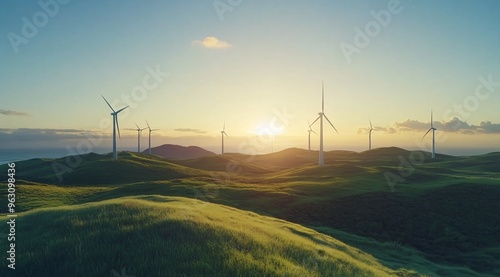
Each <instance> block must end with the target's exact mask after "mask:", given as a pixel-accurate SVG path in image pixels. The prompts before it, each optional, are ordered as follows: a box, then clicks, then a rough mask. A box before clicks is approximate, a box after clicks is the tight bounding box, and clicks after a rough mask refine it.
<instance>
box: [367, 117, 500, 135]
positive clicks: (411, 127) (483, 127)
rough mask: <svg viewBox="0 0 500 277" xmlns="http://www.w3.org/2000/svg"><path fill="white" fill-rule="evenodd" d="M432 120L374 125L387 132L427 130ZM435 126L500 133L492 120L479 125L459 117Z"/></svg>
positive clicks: (499, 129) (435, 123)
mask: <svg viewBox="0 0 500 277" xmlns="http://www.w3.org/2000/svg"><path fill="white" fill-rule="evenodd" d="M429 127H430V122H420V121H418V120H410V119H407V120H406V121H403V122H396V123H394V126H393V127H390V126H388V127H378V126H376V127H374V129H375V131H382V132H384V133H387V134H393V133H396V132H425V131H427V130H428V129H429ZM434 127H435V128H436V129H437V130H438V131H442V132H448V133H458V134H500V124H498V123H492V122H491V121H481V122H480V123H479V125H473V124H469V123H467V122H465V121H462V120H460V119H459V118H457V117H454V118H452V119H451V120H449V121H443V122H440V121H434ZM369 130H370V128H359V129H358V134H359V133H368V131H369Z"/></svg>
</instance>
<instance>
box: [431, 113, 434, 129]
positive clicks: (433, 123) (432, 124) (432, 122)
mask: <svg viewBox="0 0 500 277" xmlns="http://www.w3.org/2000/svg"><path fill="white" fill-rule="evenodd" d="M432 121H433V120H432V109H431V128H433V124H434V123H433V122H432Z"/></svg>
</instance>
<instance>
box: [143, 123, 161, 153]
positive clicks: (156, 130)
mask: <svg viewBox="0 0 500 277" xmlns="http://www.w3.org/2000/svg"><path fill="white" fill-rule="evenodd" d="M146 124H147V125H148V129H149V155H151V132H154V131H158V130H160V129H153V130H151V127H149V123H148V121H147V120H146Z"/></svg>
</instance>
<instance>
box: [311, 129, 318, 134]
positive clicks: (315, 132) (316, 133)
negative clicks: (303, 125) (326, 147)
mask: <svg viewBox="0 0 500 277" xmlns="http://www.w3.org/2000/svg"><path fill="white" fill-rule="evenodd" d="M310 131H311V132H313V133H314V134H316V135H318V134H317V133H316V132H314V131H313V130H310Z"/></svg>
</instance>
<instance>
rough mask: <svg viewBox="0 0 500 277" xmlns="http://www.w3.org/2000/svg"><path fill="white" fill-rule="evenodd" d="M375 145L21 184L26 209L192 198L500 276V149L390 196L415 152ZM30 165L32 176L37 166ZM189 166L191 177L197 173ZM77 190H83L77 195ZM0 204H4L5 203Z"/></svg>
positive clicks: (437, 271) (427, 172) (446, 164)
mask: <svg viewBox="0 0 500 277" xmlns="http://www.w3.org/2000/svg"><path fill="white" fill-rule="evenodd" d="M372 151H374V150H372ZM372 151H367V152H363V153H359V154H356V153H354V154H353V153H349V152H345V153H344V152H338V153H334V154H335V155H334V156H332V153H329V154H328V155H327V160H328V159H331V161H330V162H329V165H327V166H325V167H324V168H318V167H316V166H314V165H313V164H312V163H310V161H309V159H310V160H311V161H312V160H313V158H314V160H315V159H316V158H317V156H314V154H311V153H307V151H304V150H298V149H291V150H288V151H287V153H277V154H279V155H277V156H275V157H274V159H269V157H267V158H266V159H263V157H261V156H256V157H254V158H252V159H253V163H256V164H258V165H259V167H261V168H268V169H269V170H271V171H272V172H271V173H267V174H259V175H256V174H255V172H245V171H244V170H243V171H242V172H241V173H240V174H239V175H227V174H222V173H220V174H219V175H220V176H222V177H220V178H216V177H214V176H216V174H213V173H209V174H207V172H206V171H200V170H193V169H185V168H184V167H180V168H182V169H183V170H184V172H187V173H186V174H185V176H186V175H187V177H182V178H178V177H177V176H176V175H172V174H171V171H172V168H176V167H175V165H172V164H170V163H167V162H165V161H164V160H161V159H158V158H153V159H152V160H151V158H149V157H144V156H142V155H135V154H128V155H126V156H125V158H123V160H125V159H129V161H127V162H131V163H133V164H136V165H138V169H140V168H141V167H144V168H146V169H148V170H151V171H149V175H153V176H149V175H148V176H142V177H141V175H139V176H137V175H131V174H130V172H128V171H127V172H128V174H127V175H125V176H123V175H119V177H120V178H121V181H120V179H119V178H118V179H117V180H116V181H115V183H111V185H108V184H107V183H105V185H106V186H105V187H94V190H95V191H91V190H90V189H89V188H83V187H80V186H81V185H79V188H74V187H71V188H72V189H75V191H74V192H71V193H68V194H67V197H66V196H64V193H63V192H61V194H59V193H56V190H57V191H59V190H60V187H58V186H47V187H45V188H44V189H36V187H37V186H38V185H37V184H28V185H26V186H25V185H21V186H20V187H19V190H20V195H21V196H22V197H24V201H22V202H20V204H21V207H20V209H21V210H23V209H24V210H26V209H31V208H35V207H47V206H55V205H63V204H76V203H85V202H88V201H100V200H103V199H113V198H116V197H122V196H127V195H145V194H161V195H176V196H186V197H192V198H200V199H202V200H206V201H211V202H217V203H221V204H225V205H229V206H233V207H238V208H242V209H246V210H252V211H255V212H258V213H260V214H266V215H271V216H275V217H278V218H282V219H287V220H290V221H293V222H296V223H300V224H306V225H308V226H313V227H314V228H315V229H316V230H321V231H322V232H324V233H328V234H330V231H329V230H332V229H331V228H336V229H342V230H344V231H346V232H349V233H351V236H353V237H357V236H355V235H354V234H357V235H358V236H363V237H364V238H365V239H367V240H370V239H368V238H367V237H371V238H374V239H377V240H378V241H380V242H384V241H385V242H386V243H388V245H386V243H380V242H375V243H373V242H370V243H365V242H363V243H359V244H356V241H358V242H359V239H355V240H348V239H346V240H345V241H346V242H349V243H351V242H352V243H353V245H356V246H358V247H360V248H361V249H364V250H366V251H369V253H372V254H373V255H375V256H376V257H377V258H379V259H380V260H381V262H383V263H384V264H385V265H388V266H391V267H392V268H398V267H401V265H405V264H407V263H408V264H410V265H411V266H412V267H414V268H415V269H418V270H419V272H424V273H429V274H433V275H440V276H475V275H474V274H473V273H471V272H472V271H470V269H468V268H472V269H473V270H474V271H476V272H481V273H483V275H482V276H488V275H487V274H486V273H490V274H492V275H498V274H500V272H498V270H497V269H495V265H496V264H499V263H500V242H499V240H498V238H496V237H495V236H494V234H498V233H500V229H499V228H500V224H499V222H500V218H498V215H499V214H500V207H499V206H498V204H497V202H498V201H496V199H499V198H500V194H499V191H498V183H499V181H500V173H499V172H500V168H499V165H498V163H496V162H495V161H498V160H499V159H500V154H499V153H492V154H488V155H483V156H476V157H463V158H461V157H446V156H440V157H438V159H436V160H434V161H430V160H426V162H425V163H424V164H422V165H420V166H418V167H415V171H414V172H413V173H412V174H411V175H410V176H408V177H405V182H403V183H400V184H398V185H397V186H396V192H395V193H391V192H390V189H389V187H388V186H387V183H386V180H385V178H384V172H386V171H387V170H391V171H393V172H398V165H399V160H398V156H403V157H408V156H409V155H410V152H408V151H406V150H402V149H397V148H388V149H385V151H384V149H382V150H380V149H377V150H375V151H374V152H372ZM375 152H377V153H375ZM374 153H375V154H374ZM287 155H291V156H292V157H296V158H297V160H299V161H300V163H305V164H303V165H302V166H299V167H295V168H288V169H284V168H287V167H289V166H290V163H292V164H296V163H298V162H297V161H293V162H290V159H288V160H287V159H286V156H287ZM229 156H231V160H238V159H240V160H242V161H245V162H248V161H249V157H248V156H246V157H245V156H244V155H229ZM313 156H314V157H313ZM264 160H266V161H267V164H266V166H263V165H261V164H260V163H265V162H264ZM226 162H227V160H219V163H221V164H219V165H217V166H218V167H219V168H221V169H223V168H225V164H224V163H226ZM19 164H20V165H21V164H22V163H19ZM162 164H163V166H165V168H163V167H162ZM201 165H203V164H201ZM107 166H111V167H113V166H116V163H113V162H106V163H104V165H103V166H102V167H103V168H102V170H103V171H106V170H105V169H106V167H107ZM211 166H213V165H211ZM84 167H85V166H82V169H80V170H84ZM92 167H93V165H92V164H90V166H88V169H86V170H90V171H92ZM248 168H251V167H248ZM280 168H282V169H281V170H280ZM202 169H204V168H202ZM245 169H246V168H245ZM37 170H40V169H37ZM163 171H165V172H163ZM24 172H25V173H26V174H27V175H29V174H30V173H31V171H30V170H25V171H24ZM191 172H192V173H193V174H192V175H189V173H191ZM129 175H130V177H129ZM157 176H160V177H157ZM125 177H126V178H125ZM97 178H99V177H97ZM97 178H96V176H86V175H84V176H82V179H80V180H79V182H78V183H79V184H81V183H83V184H85V183H89V184H91V183H93V182H96V181H95V180H98V179H97ZM141 178H143V179H146V180H148V179H149V180H152V181H144V182H136V183H129V182H130V181H129V179H133V180H140V179H141ZM165 179H167V180H165ZM65 180H66V179H65ZM125 180H126V181H127V182H125ZM96 183H98V182H96ZM23 190H24V191H23ZM32 190H33V191H36V193H33V192H32ZM2 191H4V190H2ZM75 194H78V195H79V197H74V196H73V195H75ZM33 195H35V196H37V197H36V198H35V197H33ZM54 195H58V196H54ZM1 198H2V199H4V197H1ZM53 198H57V199H56V200H57V201H55V200H54V201H53ZM32 200H33V201H32ZM35 200H37V201H35ZM0 202H1V201H0ZM0 205H1V208H3V207H5V205H4V203H0ZM334 231H335V230H334ZM335 232H338V231H335ZM343 238H346V236H343ZM392 244H397V245H400V244H401V246H400V247H403V248H404V249H406V250H405V251H409V252H411V253H414V254H412V255H411V258H408V257H398V255H397V254H395V255H394V257H388V256H387V255H386V254H384V253H387V252H388V253H391V251H390V249H391V245H392ZM369 245H371V246H370V247H368V246H369ZM387 246H389V248H387ZM408 246H409V247H408ZM412 248H417V249H418V250H419V251H415V250H412ZM381 249H383V250H381ZM388 249H389V250H388ZM398 249H399V248H398ZM420 251H422V253H423V254H424V256H423V257H425V258H426V259H431V260H432V261H434V262H438V263H442V264H443V265H436V264H434V263H431V262H429V261H427V260H426V259H424V258H423V257H422V253H421V252H420ZM409 261H411V262H409ZM495 270H497V271H495ZM477 276H479V275H477Z"/></svg>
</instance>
